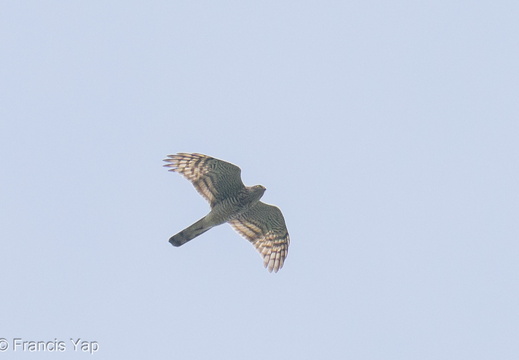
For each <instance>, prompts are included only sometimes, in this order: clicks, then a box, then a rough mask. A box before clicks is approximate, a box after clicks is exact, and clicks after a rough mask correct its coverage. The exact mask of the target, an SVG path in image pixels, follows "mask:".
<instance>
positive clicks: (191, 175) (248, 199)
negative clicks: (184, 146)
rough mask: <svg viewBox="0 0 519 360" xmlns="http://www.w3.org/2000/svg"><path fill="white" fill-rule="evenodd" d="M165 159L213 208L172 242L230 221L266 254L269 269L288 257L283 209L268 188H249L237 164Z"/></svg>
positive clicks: (192, 158)
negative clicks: (267, 196) (269, 199)
mask: <svg viewBox="0 0 519 360" xmlns="http://www.w3.org/2000/svg"><path fill="white" fill-rule="evenodd" d="M164 161H166V162H168V164H166V165H164V166H166V167H170V168H171V169H170V171H175V172H179V173H181V174H182V175H184V176H185V177H186V178H187V179H188V180H190V181H191V182H192V183H193V185H194V186H195V188H196V189H197V190H198V192H199V193H200V194H201V195H202V196H203V197H204V198H206V199H207V200H208V201H209V204H210V205H211V211H210V212H209V214H207V215H206V216H204V217H203V218H202V219H200V220H198V221H197V222H195V223H194V224H193V225H191V226H189V227H188V228H186V229H184V230H182V231H181V232H179V233H178V234H176V235H174V236H172V237H171V238H170V239H169V242H170V243H171V244H172V245H174V246H181V245H183V244H185V243H186V242H188V241H190V240H192V239H194V238H195V237H197V236H199V235H201V234H203V233H204V232H206V231H207V230H209V229H211V228H212V227H214V226H217V225H221V224H223V223H226V222H228V223H229V224H231V226H232V227H233V228H234V229H235V230H236V231H238V232H239V233H240V234H241V235H242V236H244V237H245V238H246V239H248V240H249V241H251V242H252V243H253V245H254V246H255V247H256V249H257V250H258V251H259V252H260V253H261V255H262V256H263V260H264V264H265V266H266V267H268V269H269V271H274V272H277V271H278V270H279V269H280V268H281V267H282V266H283V263H284V260H285V258H286V256H287V252H288V245H289V243H290V237H289V235H288V232H287V229H286V225H285V220H284V218H283V215H282V214H281V211H280V210H279V209H278V208H277V207H275V206H272V205H268V204H265V203H263V202H261V201H259V200H260V199H261V197H262V196H263V193H264V192H265V190H266V189H265V187H263V186H261V185H256V186H251V187H246V186H245V185H243V183H242V181H241V177H240V173H241V170H240V168H239V167H237V166H236V165H233V164H231V163H228V162H225V161H222V160H218V159H215V158H212V157H209V156H207V155H202V154H186V153H179V154H176V155H169V158H168V159H165V160H164Z"/></svg>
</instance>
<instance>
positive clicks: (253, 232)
mask: <svg viewBox="0 0 519 360" xmlns="http://www.w3.org/2000/svg"><path fill="white" fill-rule="evenodd" d="M229 223H230V224H231V226H232V227H233V228H234V229H235V230H236V231H237V232H238V233H240V235H242V236H243V237H244V238H246V239H247V240H249V241H250V242H251V243H252V244H253V245H254V247H256V249H257V250H258V251H259V253H260V254H261V256H262V257H263V265H265V267H266V268H268V270H269V271H270V272H272V271H274V272H277V271H278V270H279V269H281V268H282V267H283V263H284V262H285V258H286V257H287V254H288V245H289V244H290V237H289V235H288V231H287V227H286V224H285V219H284V218H283V214H282V213H281V210H279V209H278V208H277V207H276V206H273V205H268V204H265V203H263V202H261V201H259V202H258V203H257V204H256V205H254V206H253V207H251V208H250V209H249V210H247V211H246V212H245V213H243V214H241V215H239V216H238V217H236V218H234V219H233V220H230V221H229Z"/></svg>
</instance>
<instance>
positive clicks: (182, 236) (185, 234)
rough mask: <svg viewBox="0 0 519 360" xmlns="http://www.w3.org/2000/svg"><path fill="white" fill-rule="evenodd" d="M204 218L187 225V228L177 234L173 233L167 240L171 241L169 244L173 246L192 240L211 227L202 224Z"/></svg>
mask: <svg viewBox="0 0 519 360" xmlns="http://www.w3.org/2000/svg"><path fill="white" fill-rule="evenodd" d="M204 220H205V217H203V218H201V219H200V220H198V221H197V222H196V223H194V224H193V225H191V226H189V227H188V228H187V229H184V230H182V231H181V232H179V233H178V234H176V235H173V236H172V237H171V238H170V239H169V242H170V243H171V245H173V246H181V245H184V244H185V243H187V242H188V241H189V240H193V239H194V238H196V237H197V236H198V235H202V234H203V233H205V232H206V231H207V230H209V229H210V228H212V226H207V225H206V224H204Z"/></svg>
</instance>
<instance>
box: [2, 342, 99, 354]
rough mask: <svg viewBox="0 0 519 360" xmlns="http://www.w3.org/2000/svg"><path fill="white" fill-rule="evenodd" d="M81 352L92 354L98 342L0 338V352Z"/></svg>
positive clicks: (95, 350)
mask: <svg viewBox="0 0 519 360" xmlns="http://www.w3.org/2000/svg"><path fill="white" fill-rule="evenodd" d="M7 350H10V351H13V352H65V351H74V352H83V353H90V354H94V353H95V352H97V351H99V343H98V342H97V341H89V340H83V339H81V338H77V339H73V338H70V339H69V340H68V341H65V340H58V339H54V340H50V341H34V340H25V339H22V338H13V339H12V340H11V341H9V340H7V339H5V338H0V352H4V351H7Z"/></svg>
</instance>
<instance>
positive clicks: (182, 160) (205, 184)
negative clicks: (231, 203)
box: [164, 153, 245, 206]
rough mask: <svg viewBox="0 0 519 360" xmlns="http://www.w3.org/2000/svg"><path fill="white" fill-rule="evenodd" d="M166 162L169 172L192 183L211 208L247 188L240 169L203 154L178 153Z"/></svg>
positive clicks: (169, 156) (169, 157)
mask: <svg viewBox="0 0 519 360" xmlns="http://www.w3.org/2000/svg"><path fill="white" fill-rule="evenodd" d="M164 161H166V162H167V163H168V164H166V165H164V166H165V167H169V168H170V169H169V171H174V172H178V173H180V174H182V175H184V177H185V178H186V179H188V180H189V181H191V182H192V183H193V185H194V186H195V188H196V190H197V191H198V192H199V193H200V194H201V195H202V196H203V197H204V198H205V199H206V200H207V201H209V203H210V204H211V206H214V204H215V203H217V202H218V201H221V200H223V199H226V198H228V197H229V196H231V195H232V194H235V193H236V192H238V191H239V190H241V189H243V188H244V187H245V185H243V182H242V181H241V176H240V174H241V170H240V168H239V167H238V166H236V165H233V164H231V163H228V162H226V161H223V160H218V159H215V158H213V157H210V156H207V155H203V154H186V153H178V154H176V155H168V158H167V159H164Z"/></svg>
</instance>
